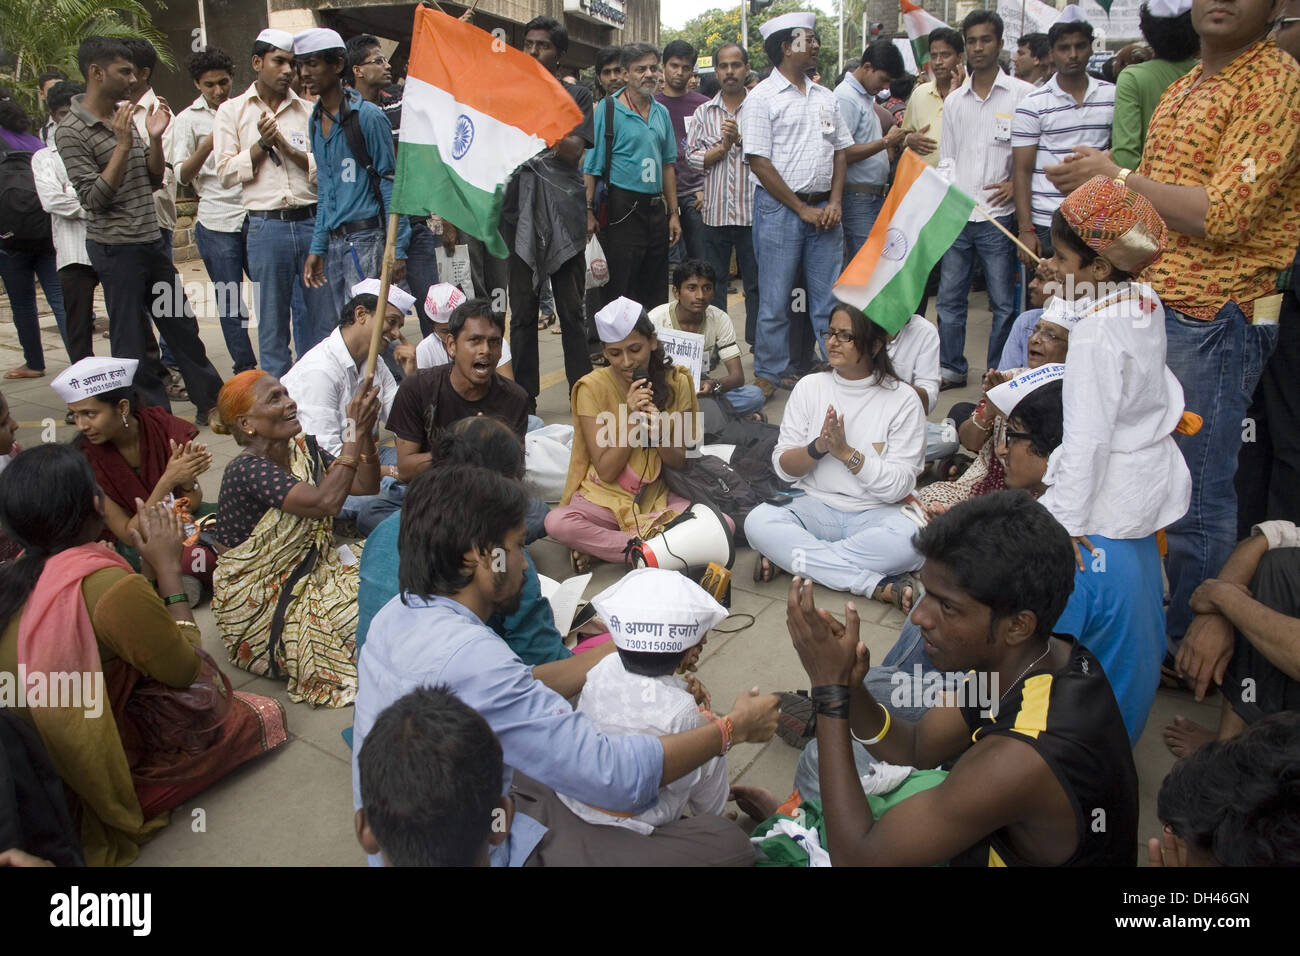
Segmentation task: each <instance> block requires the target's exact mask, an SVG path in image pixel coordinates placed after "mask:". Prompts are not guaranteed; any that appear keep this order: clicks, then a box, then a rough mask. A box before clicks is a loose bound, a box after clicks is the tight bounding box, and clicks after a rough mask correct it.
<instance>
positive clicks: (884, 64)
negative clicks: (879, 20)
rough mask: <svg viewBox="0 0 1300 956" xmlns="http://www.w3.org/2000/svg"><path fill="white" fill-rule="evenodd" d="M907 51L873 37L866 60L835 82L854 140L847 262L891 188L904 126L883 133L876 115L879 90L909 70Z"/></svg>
mask: <svg viewBox="0 0 1300 956" xmlns="http://www.w3.org/2000/svg"><path fill="white" fill-rule="evenodd" d="M905 70H906V67H904V65H903V55H902V54H901V53H899V52H898V47H896V46H894V44H893V43H892V42H891V41H889V40H872V41H871V42H870V43H869V44H867V48H866V49H865V50H863V51H862V63H861V65H860V66H859V67H858V68H857V69H856V70H853V71H852V72H851V73H845V74H844V80H843V82H841V83H840V85H839V86H837V87H835V99H836V100H837V101H838V102H839V106H840V115H841V116H843V117H844V122H845V123H846V124H848V127H849V132H850V133H852V134H853V144H854V145H852V146H850V147H849V148H848V149H846V150H845V151H844V160H845V163H846V164H847V166H846V168H845V173H844V201H843V205H844V218H843V222H844V262H845V264H846V265H847V264H848V262H849V261H850V260H851V259H852V258H853V257H854V256H856V255H857V254H858V250H859V249H861V248H862V245H863V243H865V242H866V241H867V236H869V235H870V234H871V227H872V226H874V225H875V224H876V216H877V215H879V214H880V207H881V206H883V205H884V203H885V193H887V192H888V191H889V158H890V150H891V149H892V148H893V147H894V146H895V144H898V143H901V142H902V139H903V129H902V127H901V126H894V127H891V128H890V130H889V133H888V134H887V135H884V136H882V135H881V133H880V117H879V116H877V115H876V94H877V93H879V92H880V91H881V90H883V89H884V88H885V87H887V86H888V85H889V84H890V83H891V82H892V81H893V80H895V79H898V78H899V77H901V76H902V75H903V73H904V72H905Z"/></svg>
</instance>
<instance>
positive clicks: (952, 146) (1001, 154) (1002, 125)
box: [939, 70, 1034, 222]
mask: <svg viewBox="0 0 1300 956" xmlns="http://www.w3.org/2000/svg"><path fill="white" fill-rule="evenodd" d="M973 81H974V77H973V76H968V77H966V82H964V83H963V84H962V85H961V86H959V87H957V89H955V90H953V91H952V92H951V93H949V94H948V96H947V98H946V99H945V100H944V101H943V132H942V134H941V135H940V136H939V161H940V162H943V161H944V160H945V159H951V160H952V161H953V171H954V173H955V179H954V185H956V187H957V188H958V189H960V190H961V191H962V192H964V193H966V195H968V196H970V197H971V198H972V199H974V200H975V202H976V203H978V204H979V205H980V206H982V207H983V208H984V211H985V212H987V213H988V214H989V215H990V216H993V217H994V218H1001V217H1003V216H1009V215H1011V213H1012V212H1014V211H1015V208H1016V207H1015V203H1014V202H1012V201H1011V200H1008V201H1007V202H1005V203H1003V204H1001V205H997V206H995V205H993V204H992V203H990V202H989V196H990V195H991V194H990V193H989V192H987V191H986V189H985V187H986V186H996V185H998V184H999V183H1003V182H1006V181H1007V180H1008V179H1010V178H1011V126H1012V123H1013V122H1014V120H1015V115H1016V107H1018V106H1019V105H1020V101H1021V100H1023V99H1024V98H1025V97H1026V96H1028V95H1029V94H1030V93H1032V92H1033V91H1034V88H1033V87H1032V86H1031V85H1030V84H1028V83H1026V82H1025V81H1024V80H1018V79H1016V78H1015V77H1013V76H1007V74H1005V73H1003V72H1002V71H1001V70H998V75H997V76H996V77H995V78H994V80H993V87H992V88H991V89H990V90H989V95H988V97H987V98H986V99H983V100H981V99H980V98H979V96H978V94H976V92H975V88H974V87H973V86H972V85H971V84H972V83H973ZM983 219H984V217H983V216H982V215H981V214H980V213H978V212H972V213H971V214H970V219H969V221H970V222H982V221H983Z"/></svg>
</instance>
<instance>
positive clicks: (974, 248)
mask: <svg viewBox="0 0 1300 956" xmlns="http://www.w3.org/2000/svg"><path fill="white" fill-rule="evenodd" d="M998 221H999V222H1001V223H1002V225H1004V226H1006V227H1007V228H1011V227H1012V225H1013V223H1014V221H1015V217H1014V216H1007V217H1005V218H1004V219H1000V220H998ZM976 256H978V257H979V260H980V262H982V263H983V265H984V278H985V282H986V283H987V284H988V292H989V308H990V309H991V310H992V312H993V328H992V329H991V330H990V332H989V348H988V358H987V367H988V368H997V367H998V359H999V358H1001V356H1002V346H1003V344H1004V343H1005V342H1006V338H1007V333H1008V332H1009V331H1010V329H1011V320H1012V315H1013V313H1014V312H1015V294H1014V287H1015V281H1016V279H1015V270H1016V247H1015V245H1014V244H1013V243H1012V242H1011V240H1010V239H1008V238H1007V237H1006V236H1004V235H1003V234H1002V233H1000V232H999V231H998V229H997V227H996V226H994V225H993V223H991V222H985V221H983V220H980V221H978V222H968V223H966V226H965V228H963V229H962V231H961V233H960V235H958V236H957V239H956V241H955V242H953V244H952V246H951V247H950V248H949V249H948V251H947V252H945V253H944V255H943V259H942V261H941V263H940V269H939V296H938V299H937V301H936V304H937V307H938V313H939V369H940V372H941V373H942V374H943V377H944V378H947V379H957V380H960V379H964V378H965V377H966V373H967V372H968V371H969V366H968V364H967V362H966V355H965V350H966V307H967V301H968V300H969V298H970V284H971V273H972V271H973V270H974V268H975V257H976Z"/></svg>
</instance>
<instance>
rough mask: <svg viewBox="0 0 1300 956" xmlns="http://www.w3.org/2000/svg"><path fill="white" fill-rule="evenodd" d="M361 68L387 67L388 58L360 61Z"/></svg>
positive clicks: (379, 57) (381, 57)
mask: <svg viewBox="0 0 1300 956" xmlns="http://www.w3.org/2000/svg"><path fill="white" fill-rule="evenodd" d="M361 65H362V66H388V58H387V57H383V56H377V57H375V58H374V59H373V60H362V61H361Z"/></svg>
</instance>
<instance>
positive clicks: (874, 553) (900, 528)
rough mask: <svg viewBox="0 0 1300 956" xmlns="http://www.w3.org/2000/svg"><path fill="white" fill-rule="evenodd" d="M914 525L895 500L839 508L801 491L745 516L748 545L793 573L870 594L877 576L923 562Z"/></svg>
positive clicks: (829, 585) (823, 584)
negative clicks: (788, 500) (786, 500)
mask: <svg viewBox="0 0 1300 956" xmlns="http://www.w3.org/2000/svg"><path fill="white" fill-rule="evenodd" d="M915 534H916V525H915V524H913V523H912V521H911V519H909V518H908V517H907V516H906V515H904V514H903V512H902V509H900V508H899V507H898V506H896V505H886V506H884V507H880V508H872V509H870V510H868V511H840V510H839V509H838V508H832V507H831V506H830V505H828V504H824V503H823V502H820V501H818V500H817V499H816V498H813V497H811V496H808V495H805V496H803V497H801V498H796V499H795V500H794V501H792V502H791V503H790V504H788V505H785V506H784V507H782V506H777V505H769V504H761V505H759V506H758V507H757V508H755V509H754V510H753V511H751V512H750V513H749V517H748V518H746V519H745V538H746V539H747V540H748V541H749V546H750V547H751V548H753V549H754V550H755V551H757V552H759V553H760V554H762V555H763V556H764V557H766V558H767V559H768V560H770V561H771V562H772V563H773V564H776V565H779V566H780V567H781V568H782V570H785V571H788V572H790V573H791V574H800V575H803V576H805V577H809V578H812V579H813V580H814V581H816V582H817V583H818V584H820V585H822V586H823V587H828V588H830V589H831V590H833V591H849V592H851V593H853V594H862V595H866V596H868V597H870V596H871V594H872V592H873V591H875V589H876V586H877V585H878V584H879V583H880V580H881V578H883V577H885V576H886V575H890V574H898V573H900V572H902V571H913V570H915V569H916V568H919V567H920V566H921V556H920V555H919V554H917V552H916V550H915V549H914V548H913V547H912V537H913V536H914V535H915Z"/></svg>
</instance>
